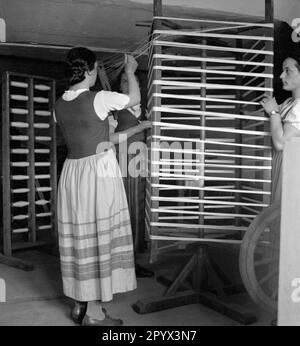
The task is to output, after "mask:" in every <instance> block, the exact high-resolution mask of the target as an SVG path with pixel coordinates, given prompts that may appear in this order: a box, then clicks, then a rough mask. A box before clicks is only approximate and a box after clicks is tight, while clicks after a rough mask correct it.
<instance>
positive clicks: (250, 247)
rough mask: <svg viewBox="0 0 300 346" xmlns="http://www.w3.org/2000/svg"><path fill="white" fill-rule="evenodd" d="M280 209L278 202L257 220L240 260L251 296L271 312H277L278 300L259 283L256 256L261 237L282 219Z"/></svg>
mask: <svg viewBox="0 0 300 346" xmlns="http://www.w3.org/2000/svg"><path fill="white" fill-rule="evenodd" d="M280 208H281V206H280V202H276V203H274V204H272V205H271V206H269V207H268V208H266V209H265V210H263V211H262V212H261V213H260V214H259V215H258V216H257V217H256V218H255V220H254V221H253V222H252V223H251V225H250V226H249V229H248V230H247V232H246V234H245V236H244V238H243V241H242V244H241V249H240V258H239V267H240V274H241V277H242V281H243V283H244V285H245V287H246V289H247V291H248V293H249V295H250V296H251V298H252V299H253V300H254V301H255V302H256V303H257V304H259V305H260V306H262V307H263V308H265V309H267V310H268V311H271V312H275V311H277V299H276V298H272V297H270V296H269V295H268V294H266V292H265V291H264V290H263V289H262V287H261V285H260V283H259V282H258V280H257V276H256V271H255V266H254V256H255V250H256V248H257V242H258V240H259V238H260V236H261V235H262V233H263V232H264V230H265V229H266V228H267V227H268V226H269V225H270V224H271V223H272V222H273V221H274V220H276V219H277V218H278V217H280ZM275 275H276V274H275Z"/></svg>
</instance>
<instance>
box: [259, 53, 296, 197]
mask: <svg viewBox="0 0 300 346" xmlns="http://www.w3.org/2000/svg"><path fill="white" fill-rule="evenodd" d="M280 78H281V80H282V85H283V89H284V90H286V91H290V92H291V93H292V97H290V98H288V99H287V100H286V101H285V102H283V103H282V104H281V105H278V104H277V102H276V100H275V98H271V97H266V98H264V99H263V100H262V101H261V105H262V106H263V108H264V110H265V111H266V112H267V113H268V114H269V116H270V125H271V135H272V143H273V149H274V150H273V159H272V191H271V203H274V202H275V201H280V200H281V183H282V168H281V166H282V152H283V148H284V146H285V143H286V142H287V141H289V140H290V139H291V138H292V137H300V54H299V53H298V52H292V53H291V54H289V55H288V57H287V58H286V59H285V60H284V62H283V67H282V73H281V75H280Z"/></svg>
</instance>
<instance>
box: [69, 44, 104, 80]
mask: <svg viewBox="0 0 300 346" xmlns="http://www.w3.org/2000/svg"><path fill="white" fill-rule="evenodd" d="M96 60H97V57H96V54H95V53H93V52H92V51H91V50H89V49H87V48H84V47H76V48H72V49H71V50H70V51H69V53H68V55H67V58H66V77H67V79H68V83H69V85H74V84H77V83H80V82H82V81H83V80H84V74H85V72H87V71H91V70H93V68H94V66H95V62H96Z"/></svg>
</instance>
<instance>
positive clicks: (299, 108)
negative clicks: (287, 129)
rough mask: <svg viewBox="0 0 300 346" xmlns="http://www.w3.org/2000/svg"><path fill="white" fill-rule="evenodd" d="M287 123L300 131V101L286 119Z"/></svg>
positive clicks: (297, 101)
mask: <svg viewBox="0 0 300 346" xmlns="http://www.w3.org/2000/svg"><path fill="white" fill-rule="evenodd" d="M284 122H285V123H289V124H291V125H293V126H294V127H296V128H297V129H298V130H300V100H296V102H295V104H294V105H293V107H292V109H291V110H290V111H289V113H288V115H287V116H286V118H285V121H284Z"/></svg>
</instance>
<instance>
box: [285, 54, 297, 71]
mask: <svg viewBox="0 0 300 346" xmlns="http://www.w3.org/2000/svg"><path fill="white" fill-rule="evenodd" d="M286 58H291V59H294V60H295V61H296V62H297V65H296V66H297V69H298V71H299V72H300V50H299V49H294V50H292V51H290V53H289V54H288V55H287V57H286Z"/></svg>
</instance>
